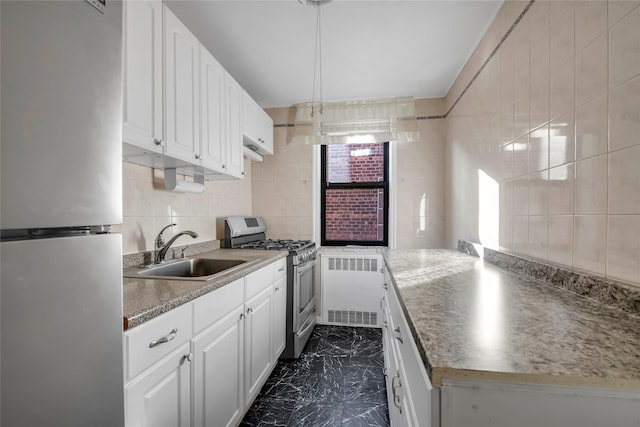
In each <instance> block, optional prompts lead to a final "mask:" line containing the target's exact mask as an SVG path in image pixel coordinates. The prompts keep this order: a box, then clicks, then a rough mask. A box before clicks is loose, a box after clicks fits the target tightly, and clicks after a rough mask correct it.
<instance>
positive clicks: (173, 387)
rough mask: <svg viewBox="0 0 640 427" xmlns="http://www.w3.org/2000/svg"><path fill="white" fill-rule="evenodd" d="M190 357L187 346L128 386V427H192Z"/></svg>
mask: <svg viewBox="0 0 640 427" xmlns="http://www.w3.org/2000/svg"><path fill="white" fill-rule="evenodd" d="M190 358H191V357H190V349H189V344H188V343H185V344H183V345H182V346H180V347H179V348H178V350H176V351H174V352H173V353H171V354H170V355H169V356H167V357H165V358H164V359H162V360H161V361H160V362H158V363H156V364H155V365H154V366H153V367H152V368H151V369H149V370H147V371H145V372H144V373H143V374H141V375H140V376H138V377H137V378H136V379H135V380H133V381H131V382H130V383H128V384H127V385H126V386H125V388H124V394H125V412H126V415H125V419H126V424H127V426H144V427H147V426H148V427H162V426H166V427H189V426H190V424H191V400H190V396H191V362H190V361H189V359H190Z"/></svg>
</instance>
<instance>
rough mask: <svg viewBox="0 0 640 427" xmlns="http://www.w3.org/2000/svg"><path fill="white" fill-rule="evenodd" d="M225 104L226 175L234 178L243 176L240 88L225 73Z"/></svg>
mask: <svg viewBox="0 0 640 427" xmlns="http://www.w3.org/2000/svg"><path fill="white" fill-rule="evenodd" d="M225 101H226V102H225V103H226V110H225V111H226V113H227V118H226V121H225V122H226V125H227V132H226V137H227V143H228V146H227V148H228V150H229V151H228V153H227V163H226V167H225V170H226V173H227V174H229V175H231V176H234V177H236V178H242V177H243V176H244V159H243V157H242V147H243V145H242V87H241V86H240V85H239V84H238V82H236V81H235V80H234V79H233V77H231V75H230V74H229V73H225Z"/></svg>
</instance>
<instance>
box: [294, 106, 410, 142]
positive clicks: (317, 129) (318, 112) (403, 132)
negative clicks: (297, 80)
mask: <svg viewBox="0 0 640 427" xmlns="http://www.w3.org/2000/svg"><path fill="white" fill-rule="evenodd" d="M418 139H419V135H418V126H417V124H416V114H415V102H414V100H413V98H390V99H379V100H370V101H345V102H326V103H322V104H320V103H305V104H298V105H297V106H296V118H295V123H294V130H293V137H292V138H291V143H292V144H322V145H325V144H365V143H379V142H388V141H400V142H406V141H417V140H418Z"/></svg>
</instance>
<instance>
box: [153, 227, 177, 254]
mask: <svg viewBox="0 0 640 427" xmlns="http://www.w3.org/2000/svg"><path fill="white" fill-rule="evenodd" d="M174 226H175V224H169V225H167V226H166V227H164V228H163V229H162V230H160V232H159V233H158V236H157V237H156V249H160V248H161V247H163V246H164V238H163V237H162V233H164V231H165V230H166V229H167V228H169V227H174Z"/></svg>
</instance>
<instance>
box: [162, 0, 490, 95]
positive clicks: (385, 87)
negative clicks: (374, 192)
mask: <svg viewBox="0 0 640 427" xmlns="http://www.w3.org/2000/svg"><path fill="white" fill-rule="evenodd" d="M165 3H166V4H167V5H168V6H169V8H170V9H171V10H172V11H173V12H174V13H175V14H176V15H177V16H178V17H179V18H180V19H181V20H182V21H183V22H184V23H185V24H186V25H187V27H189V28H190V29H191V31H192V32H193V33H194V34H195V35H196V37H197V38H198V39H199V40H200V41H201V42H202V44H203V45H204V46H205V47H207V48H208V49H209V51H210V52H211V53H212V54H213V56H215V57H216V59H217V60H218V61H219V62H220V63H221V64H222V65H223V66H224V67H225V68H226V69H227V71H228V72H229V73H230V74H231V75H232V76H233V77H234V78H235V79H236V80H237V81H238V83H240V85H241V86H242V87H243V88H245V89H246V91H247V92H248V93H249V94H250V95H251V96H252V97H253V98H254V99H255V100H256V101H257V102H258V104H260V106H261V107H263V108H270V107H288V106H291V105H294V104H297V103H300V102H309V101H311V98H312V92H313V71H314V46H315V24H316V9H315V7H312V6H305V5H302V4H300V3H299V2H298V1H296V0H280V1H273V0H260V1H243V0H234V1H219V0H197V1H195V0H170V1H165ZM501 5H502V0H487V1H485V0H467V1H462V0H446V1H430V0H414V1H401V0H388V1H381V0H378V1H367V0H352V1H349V0H334V1H333V2H331V3H328V4H326V5H323V6H321V18H322V77H323V78H322V85H323V91H322V92H323V98H324V101H337V100H356V99H374V98H386V97H396V96H413V97H415V98H440V97H443V96H445V95H446V93H447V91H448V90H449V88H450V87H451V85H452V84H453V82H454V80H455V78H456V77H457V76H458V74H459V73H460V71H461V70H462V67H463V66H464V64H465V63H466V61H467V59H468V58H469V56H470V55H471V53H472V52H473V49H474V48H475V46H476V45H477V44H478V42H479V41H480V38H481V37H482V35H483V34H484V32H485V31H486V29H487V28H488V26H489V24H490V23H491V21H492V20H493V18H494V16H495V15H496V13H497V11H498V9H499V8H500V6H501ZM317 98H318V94H317V93H316V100H317Z"/></svg>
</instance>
